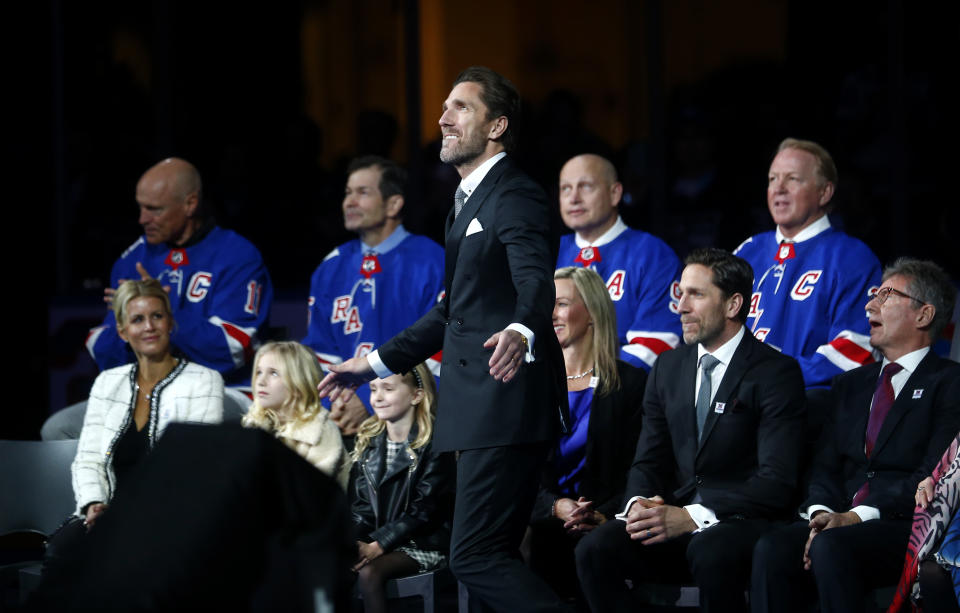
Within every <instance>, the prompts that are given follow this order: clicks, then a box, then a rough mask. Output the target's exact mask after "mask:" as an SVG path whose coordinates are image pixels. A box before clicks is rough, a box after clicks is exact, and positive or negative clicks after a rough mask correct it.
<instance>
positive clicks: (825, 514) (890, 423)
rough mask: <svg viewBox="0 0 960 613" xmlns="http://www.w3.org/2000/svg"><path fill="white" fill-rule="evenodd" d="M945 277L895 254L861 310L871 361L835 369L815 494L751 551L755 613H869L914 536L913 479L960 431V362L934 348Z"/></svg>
mask: <svg viewBox="0 0 960 613" xmlns="http://www.w3.org/2000/svg"><path fill="white" fill-rule="evenodd" d="M954 293H955V290H954V289H953V286H952V284H951V283H950V279H949V278H948V277H947V275H946V274H945V273H944V272H943V271H942V270H941V269H940V268H939V267H938V266H937V265H936V264H933V263H932V262H921V261H918V260H910V259H900V260H898V261H897V262H896V263H895V264H894V265H893V266H891V267H889V268H887V270H886V271H884V275H883V285H882V287H881V288H880V290H879V291H878V292H877V293H876V295H875V296H874V297H873V298H871V299H870V300H869V301H868V302H867V305H866V310H867V316H868V318H869V320H870V344H871V345H873V346H874V347H875V348H876V349H878V350H879V351H880V352H881V353H882V354H883V363H882V364H880V363H874V364H869V365H867V366H862V367H860V368H857V369H854V370H851V371H849V372H846V373H843V374H841V375H838V376H837V377H836V378H835V379H834V381H833V386H832V388H831V392H830V393H831V401H832V403H833V405H832V411H831V413H830V415H829V417H828V421H827V423H826V425H825V426H824V433H823V436H822V438H821V441H820V444H819V445H818V455H817V458H816V461H815V463H814V467H813V474H812V476H811V481H810V488H809V489H810V491H809V493H808V496H807V498H806V500H805V501H804V503H803V504H802V505H801V507H800V508H801V517H803V519H804V520H805V521H799V522H795V523H794V524H791V525H789V526H786V527H783V528H781V529H779V530H777V531H774V532H771V533H770V534H767V535H765V536H764V537H763V538H762V539H761V540H760V542H759V543H758V544H757V547H756V550H755V552H754V565H753V578H752V581H751V584H752V587H751V594H750V602H751V604H752V607H753V610H754V611H777V612H780V611H792V610H800V608H801V607H804V606H806V605H807V604H808V601H809V600H810V599H812V598H813V597H814V595H815V594H816V593H817V592H819V596H820V609H821V611H824V612H829V611H857V610H863V602H864V597H865V595H866V593H867V591H868V590H870V589H872V588H874V587H878V586H882V585H890V584H894V583H896V581H897V577H898V576H899V573H900V567H901V565H902V563H903V557H904V553H905V552H906V547H907V540H908V538H909V536H910V521H911V518H912V516H913V508H914V491H915V488H916V484H917V483H918V482H919V481H920V480H921V479H923V478H924V477H925V476H927V475H929V474H930V471H931V469H932V468H933V466H934V464H936V462H937V460H938V459H939V458H940V454H941V453H942V452H943V449H945V448H946V447H947V446H948V445H949V444H950V441H951V439H952V438H953V437H954V436H955V435H956V433H957V429H958V426H960V420H958V417H960V364H957V363H955V362H951V361H949V360H945V359H942V358H940V357H938V356H937V355H936V354H935V353H933V352H932V351H930V345H931V344H933V341H934V340H935V339H937V338H939V336H940V333H941V332H942V331H943V328H944V326H945V325H946V324H947V322H948V321H949V320H950V314H951V313H952V312H953V305H954V301H955V299H954Z"/></svg>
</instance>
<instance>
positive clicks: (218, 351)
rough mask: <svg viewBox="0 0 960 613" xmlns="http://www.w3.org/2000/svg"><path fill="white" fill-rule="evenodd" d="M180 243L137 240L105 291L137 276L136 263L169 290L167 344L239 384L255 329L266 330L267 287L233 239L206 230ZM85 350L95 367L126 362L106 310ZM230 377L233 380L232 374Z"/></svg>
mask: <svg viewBox="0 0 960 613" xmlns="http://www.w3.org/2000/svg"><path fill="white" fill-rule="evenodd" d="M204 232H205V231H204V230H201V231H200V233H199V234H198V235H197V237H196V238H195V239H194V240H192V241H190V242H188V244H187V245H186V246H183V247H177V246H171V245H169V244H163V245H150V244H148V243H147V241H146V239H145V238H144V237H142V236H141V237H140V238H139V239H137V241H136V242H135V243H133V244H132V245H131V246H130V247H129V248H127V250H126V251H124V252H123V255H121V256H120V259H119V260H117V262H116V263H115V264H114V265H113V271H112V272H111V273H110V286H111V287H114V288H116V287H117V285H118V282H119V280H120V279H128V280H129V279H139V278H140V273H138V272H137V269H136V265H137V262H140V263H141V264H143V266H144V268H146V269H147V272H148V273H149V274H150V275H151V276H152V277H154V278H156V279H157V280H158V281H160V283H162V284H163V285H165V286H169V287H170V292H169V295H170V305H171V307H173V318H174V320H175V321H176V322H177V325H176V327H175V328H174V331H173V334H172V336H171V337H170V340H171V342H172V343H173V346H174V347H175V348H176V349H178V350H179V351H180V352H181V353H183V355H184V356H186V357H187V359H189V360H190V361H192V362H196V363H198V364H202V365H203V366H207V367H209V368H213V369H214V370H217V371H219V372H220V373H222V374H223V375H224V378H225V379H227V380H228V381H230V380H231V379H232V380H233V381H235V382H240V381H243V380H246V379H248V378H249V376H250V373H249V372H247V370H246V368H245V366H246V364H247V361H248V360H249V359H250V358H251V357H252V356H253V353H254V352H255V351H256V349H257V347H258V346H259V341H258V340H257V331H258V330H259V329H260V328H261V326H263V325H265V324H266V322H267V319H268V317H269V315H270V305H271V304H272V302H273V285H272V284H271V282H270V275H269V274H268V273H267V268H266V266H264V264H263V259H262V258H261V257H260V252H259V251H258V250H257V248H256V247H254V246H253V244H251V243H250V241H248V240H247V239H245V238H243V237H242V236H240V235H239V234H237V233H235V232H233V231H231V230H224V229H222V228H220V227H217V226H211V227H210V229H209V231H206V232H205V233H204ZM86 345H87V350H88V351H90V355H92V356H93V359H94V360H96V362H97V365H98V366H99V367H100V369H101V370H105V369H107V368H112V367H114V366H119V365H122V364H127V363H129V362H131V361H132V360H133V359H134V358H133V354H132V352H131V351H130V350H129V348H128V347H127V345H126V343H124V342H123V340H122V339H121V338H120V337H119V336H118V335H117V327H116V319H115V318H114V315H113V311H108V312H107V316H106V318H105V319H104V320H103V324H102V325H100V326H98V327H96V328H93V329H92V330H90V333H89V334H88V336H87V342H86ZM231 375H232V376H231Z"/></svg>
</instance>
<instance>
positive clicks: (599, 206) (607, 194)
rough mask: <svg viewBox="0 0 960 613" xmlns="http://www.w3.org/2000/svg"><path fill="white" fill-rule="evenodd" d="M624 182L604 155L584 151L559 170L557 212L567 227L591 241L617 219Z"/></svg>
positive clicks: (611, 225)
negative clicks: (558, 206)
mask: <svg viewBox="0 0 960 613" xmlns="http://www.w3.org/2000/svg"><path fill="white" fill-rule="evenodd" d="M622 195H623V186H622V185H621V184H620V182H619V181H617V171H616V169H615V168H614V167H613V164H611V163H610V161H609V160H607V159H606V158H603V157H600V156H599V155H594V154H592V153H587V154H583V155H578V156H576V157H574V158H571V159H570V160H569V161H568V162H567V163H566V164H564V165H563V168H562V169H561V170H560V216H561V217H562V218H563V223H565V224H566V225H567V227H568V228H570V229H571V230H574V231H575V232H576V233H577V235H578V236H580V237H581V238H583V239H584V240H586V241H589V242H592V241H594V240H596V239H597V238H600V237H601V236H602V235H603V233H604V232H606V231H607V230H609V229H610V228H611V227H613V225H614V224H615V223H616V222H617V205H618V204H620V197H621V196H622Z"/></svg>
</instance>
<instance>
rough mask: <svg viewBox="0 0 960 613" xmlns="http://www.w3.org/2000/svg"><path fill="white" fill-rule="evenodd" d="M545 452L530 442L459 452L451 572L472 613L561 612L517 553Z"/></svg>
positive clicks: (558, 603)
mask: <svg viewBox="0 0 960 613" xmlns="http://www.w3.org/2000/svg"><path fill="white" fill-rule="evenodd" d="M547 448H548V446H547V444H546V443H533V444H527V445H509V446H504V447H489V448H485V449H467V450H463V451H461V452H460V458H459V459H458V460H457V501H456V506H455V508H454V513H453V534H452V537H451V542H450V570H451V571H453V574H454V575H455V576H456V577H457V579H458V580H460V581H461V582H463V584H464V585H466V586H467V589H468V591H469V593H470V605H471V607H470V608H471V610H483V609H484V607H486V608H488V609H491V610H493V611H504V612H506V611H511V612H513V611H559V610H565V609H564V607H563V605H562V603H561V601H560V599H559V598H558V597H557V595H556V594H554V593H553V591H551V590H550V588H549V587H548V586H547V584H546V583H544V581H543V580H542V579H540V577H538V576H537V575H536V574H534V573H533V571H531V570H530V569H529V568H528V567H527V566H526V565H525V564H524V563H523V561H522V560H521V558H520V555H519V547H520V542H521V541H522V540H523V535H524V532H525V531H526V527H527V523H528V522H529V521H530V511H531V510H532V509H533V501H534V498H535V497H536V494H537V488H538V485H539V479H540V474H541V472H542V470H543V467H544V462H545V461H546V454H547ZM478 601H479V602H478ZM478 605H480V606H478Z"/></svg>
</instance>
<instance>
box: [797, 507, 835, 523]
mask: <svg viewBox="0 0 960 613" xmlns="http://www.w3.org/2000/svg"><path fill="white" fill-rule="evenodd" d="M817 511H826V512H827V513H833V509H831V508H830V507H826V506H823V505H822V504H812V505H810V506H809V507H807V512H806V513H801V514H800V517H802V518H803V519H806V520H808V521H809V520H810V518H811V517H813V514H814V513H816V512H817Z"/></svg>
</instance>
